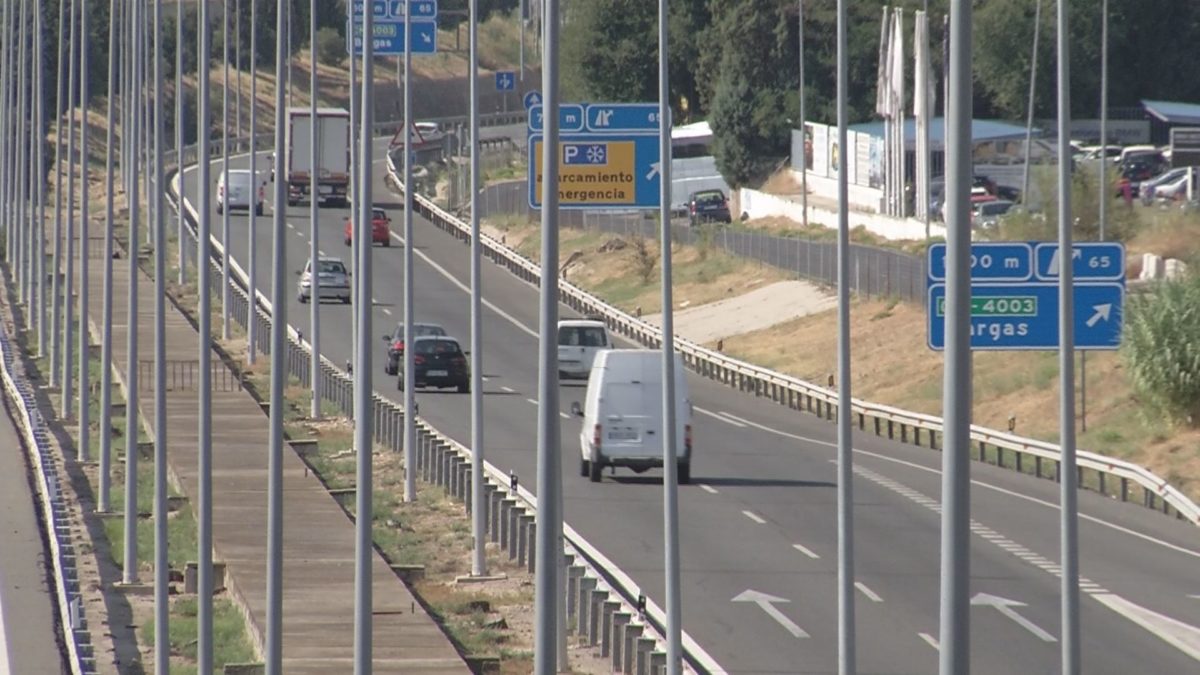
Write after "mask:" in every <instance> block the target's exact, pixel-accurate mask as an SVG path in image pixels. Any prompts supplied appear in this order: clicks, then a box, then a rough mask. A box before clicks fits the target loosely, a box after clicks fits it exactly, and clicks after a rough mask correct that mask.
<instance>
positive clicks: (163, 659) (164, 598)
mask: <svg viewBox="0 0 1200 675" xmlns="http://www.w3.org/2000/svg"><path fill="white" fill-rule="evenodd" d="M86 1H87V0H84V2H86ZM162 6H163V3H162V2H155V3H154V30H153V33H154V99H155V100H156V101H162V100H163V95H164V92H163V58H164V57H163V40H162V34H163V28H162V11H163V10H162ZM176 21H177V22H182V21H183V15H182V14H181V15H179V16H178V17H177V18H176ZM176 44H177V45H178V44H179V43H176ZM177 51H178V50H177ZM84 72H85V73H86V72H87V71H86V70H84ZM177 93H178V92H177ZM161 112H162V111H161V108H159V109H158V110H157V111H156V112H155V114H154V118H153V122H154V134H153V135H154V164H153V171H154V186H155V190H154V194H152V195H147V196H148V197H149V198H150V200H151V201H153V202H154V209H153V212H154V223H153V225H154V670H155V672H156V673H157V675H169V673H170V668H171V640H170V634H169V633H170V631H169V622H170V618H169V614H170V607H171V597H170V594H169V590H170V589H169V586H170V579H171V570H170V568H169V566H168V563H167V515H168V514H167V328H166V326H167V323H166V321H167V301H166V297H167V236H166V234H167V233H166V214H165V212H164V211H163V208H164V207H165V206H166V201H165V200H164V199H163V191H164V187H163V175H164V172H163V116H162V114H161ZM179 168H180V169H182V168H183V166H182V165H180V167H179ZM179 181H180V183H182V182H183V177H182V176H180V179H179ZM179 210H180V212H182V211H183V208H182V204H181V206H180V209H179Z"/></svg>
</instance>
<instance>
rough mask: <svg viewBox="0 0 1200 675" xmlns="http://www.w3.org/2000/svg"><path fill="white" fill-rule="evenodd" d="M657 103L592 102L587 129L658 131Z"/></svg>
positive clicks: (598, 130)
mask: <svg viewBox="0 0 1200 675" xmlns="http://www.w3.org/2000/svg"><path fill="white" fill-rule="evenodd" d="M658 112H659V111H658V104H657V103H591V104H589V105H588V106H587V130H588V131H594V132H597V133H614V132H636V131H658V130H659V115H658Z"/></svg>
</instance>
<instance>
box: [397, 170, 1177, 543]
mask: <svg viewBox="0 0 1200 675" xmlns="http://www.w3.org/2000/svg"><path fill="white" fill-rule="evenodd" d="M388 169H389V172H390V173H391V178H392V182H393V184H394V185H395V186H397V188H398V189H399V188H400V186H401V183H400V180H399V178H398V176H397V172H396V167H395V166H394V165H393V164H391V163H390V162H389V165H388ZM401 191H402V190H401ZM416 205H417V209H418V211H420V213H421V214H422V215H424V216H425V217H426V218H428V219H429V220H430V221H431V222H432V223H433V224H434V225H435V226H437V227H438V228H440V229H442V230H444V231H446V232H449V233H451V234H453V235H454V236H456V237H457V238H459V239H460V240H462V241H464V242H469V241H470V238H471V231H470V225H469V224H468V223H466V222H464V221H462V220H459V219H458V218H456V217H455V216H454V215H453V214H451V213H449V212H447V211H445V210H443V209H442V208H440V207H439V206H437V204H435V203H433V202H432V201H431V200H429V199H427V198H425V197H423V196H421V195H417V196H416ZM480 244H481V247H482V249H483V254H484V255H485V256H486V257H487V258H489V259H490V260H492V262H494V263H496V264H497V265H500V266H502V267H505V268H506V269H507V270H508V271H509V272H511V273H512V274H514V275H516V276H517V277H519V278H521V279H523V280H525V281H526V282H528V283H530V284H533V285H534V286H536V285H538V284H539V283H540V280H541V267H540V266H539V265H538V264H537V263H535V262H534V261H532V260H530V259H529V258H526V257H524V256H522V255H521V254H519V253H517V252H516V251H513V250H512V249H509V248H508V247H507V246H505V245H504V244H503V243H502V242H499V241H496V240H495V239H493V238H491V237H489V236H487V235H484V236H483V238H482V241H481V242H480ZM559 301H560V302H562V303H563V304H565V305H567V306H568V307H570V308H571V309H573V310H575V311H577V312H579V313H580V314H586V315H589V316H591V315H595V316H598V317H603V319H604V321H605V323H606V324H608V328H609V330H611V331H613V332H616V333H618V334H620V335H622V336H623V337H625V338H627V339H629V340H632V341H634V342H636V343H638V344H641V345H644V346H646V347H651V348H654V347H658V346H660V345H661V344H662V339H663V336H662V331H661V330H660V329H659V328H658V327H657V326H654V325H651V324H649V323H647V322H645V321H643V320H641V319H640V318H637V317H634V316H632V315H630V314H628V313H626V312H623V311H621V310H620V309H617V308H616V307H613V306H612V305H609V304H607V303H606V302H604V301H603V300H602V299H600V298H598V297H596V296H594V295H592V294H591V293H588V292H587V291H584V290H582V289H580V288H578V287H576V286H574V285H572V284H571V283H570V282H568V281H567V280H565V279H561V280H560V281H559ZM675 348H676V350H677V351H678V352H679V353H680V355H681V357H682V358H683V361H684V363H685V364H686V365H687V366H688V367H689V368H691V369H692V370H693V371H695V372H696V373H698V374H700V375H701V376H702V377H706V378H709V379H712V380H715V381H717V382H720V383H722V384H725V385H727V386H730V387H732V388H734V389H737V390H739V391H742V392H749V393H753V394H754V395H755V396H758V397H762V398H767V399H769V400H771V401H773V402H775V403H778V404H780V405H784V406H787V407H788V408H791V409H793V410H802V411H807V412H811V413H815V414H817V415H820V416H822V417H825V418H826V419H834V418H835V415H836V414H837V392H836V391H834V390H833V389H830V388H826V387H821V386H818V385H815V384H812V383H809V382H805V381H803V380H801V379H799V378H795V377H792V376H790V375H784V374H782V373H779V372H776V371H773V370H769V369H767V368H762V367H760V366H756V365H753V364H750V363H747V362H745V361H740V360H738V359H734V358H730V357H729V356H726V355H725V354H722V353H720V352H716V351H713V350H711V349H707V348H705V347H702V346H700V345H697V344H695V343H692V342H689V341H687V340H684V339H682V338H680V337H678V336H677V337H676V338H675ZM852 401H853V402H852V411H853V414H854V415H855V417H856V418H857V422H858V427H859V429H861V430H866V429H867V428H868V427H871V428H872V430H873V431H874V433H875V434H876V435H880V436H883V435H886V436H887V437H888V438H889V439H897V438H898V440H900V441H901V442H911V443H914V444H916V445H921V444H922V440H921V439H922V437H924V438H926V439H927V443H928V445H929V447H930V448H934V449H937V447H938V443H939V439H940V437H941V434H942V419H941V418H940V417H935V416H933V415H925V414H922V413H915V412H910V411H907V410H901V409H899V408H893V407H890V406H885V405H879V404H876V403H871V402H870V401H864V400H862V399H853V400H852ZM910 439H911V440H910ZM971 441H972V444H973V446H974V447H975V448H976V458H977V459H979V460H980V461H988V462H989V463H994V464H996V465H999V466H1005V467H1008V468H1012V469H1015V470H1017V471H1020V472H1023V473H1030V474H1032V475H1036V476H1037V477H1039V478H1050V479H1053V480H1056V481H1057V480H1058V474H1059V470H1060V462H1061V457H1062V452H1061V449H1060V447H1059V446H1058V445H1057V444H1054V443H1049V442H1046V441H1039V440H1035V439H1032V438H1024V437H1021V436H1017V435H1015V434H1011V433H1006V432H1002V431H997V430H995V429H989V428H987V427H983V426H979V425H972V427H971ZM1076 461H1077V464H1078V472H1079V475H1078V478H1079V485H1080V486H1081V487H1083V488H1085V489H1092V490H1095V491H1098V492H1100V493H1102V494H1105V495H1108V496H1112V497H1115V498H1119V499H1121V500H1122V501H1140V502H1141V503H1142V505H1143V506H1145V507H1147V508H1150V509H1156V510H1161V511H1162V512H1163V513H1166V514H1174V515H1175V516H1177V517H1178V518H1181V519H1183V520H1187V521H1188V522H1191V523H1192V524H1195V525H1200V506H1197V505H1196V503H1195V502H1193V501H1192V500H1191V499H1189V498H1188V497H1187V496H1186V495H1184V494H1183V493H1182V492H1180V491H1179V489H1178V488H1176V487H1174V486H1172V485H1170V484H1169V483H1168V482H1167V481H1166V480H1164V479H1162V478H1160V477H1159V476H1157V475H1155V474H1154V473H1153V472H1151V471H1150V470H1148V469H1146V468H1144V467H1141V466H1138V465H1136V464H1133V463H1132V462H1126V461H1124V460H1120V459H1116V458H1113V457H1107V456H1104V455H1099V454H1096V453H1092V452H1086V451H1078V452H1077V455H1076ZM1047 465H1048V466H1047Z"/></svg>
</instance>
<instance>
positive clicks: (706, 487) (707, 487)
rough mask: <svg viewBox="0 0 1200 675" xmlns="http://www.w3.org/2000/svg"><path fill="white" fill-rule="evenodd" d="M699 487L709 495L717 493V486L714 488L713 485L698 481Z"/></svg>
mask: <svg viewBox="0 0 1200 675" xmlns="http://www.w3.org/2000/svg"><path fill="white" fill-rule="evenodd" d="M700 489H701V490H704V491H705V492H707V493H708V494H710V495H715V494H718V493H717V488H715V487H713V486H711V485H705V484H704V483H700Z"/></svg>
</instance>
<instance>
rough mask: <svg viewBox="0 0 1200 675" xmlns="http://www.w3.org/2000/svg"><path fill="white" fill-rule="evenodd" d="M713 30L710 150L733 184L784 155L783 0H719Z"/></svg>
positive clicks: (755, 175) (757, 175) (786, 143)
mask: <svg viewBox="0 0 1200 675" xmlns="http://www.w3.org/2000/svg"><path fill="white" fill-rule="evenodd" d="M721 4H722V5H723V6H722V9H721V13H720V15H719V16H718V17H716V23H715V28H716V30H715V35H717V36H719V38H720V43H721V44H723V45H724V48H723V50H722V55H721V62H720V68H719V70H718V71H717V86H716V89H715V91H714V93H713V97H712V107H711V110H710V112H711V116H710V119H709V122H710V124H711V125H712V130H713V156H714V157H715V158H716V160H717V168H718V169H719V170H720V171H721V175H722V176H724V177H725V180H726V181H727V182H728V183H729V184H730V186H731V187H735V188H736V187H740V186H742V185H746V184H748V183H751V182H754V181H756V180H758V179H760V178H762V177H763V175H764V173H765V172H766V170H767V168H768V167H769V166H770V165H771V164H773V163H774V162H775V161H777V160H778V159H779V158H780V157H783V156H786V155H787V152H788V146H789V134H788V128H789V126H790V125H789V124H788V122H787V112H786V109H785V104H786V98H785V93H784V92H785V85H786V84H787V78H786V76H783V75H781V72H780V70H781V69H780V68H778V66H777V64H779V63H780V62H781V58H780V56H781V52H784V49H783V44H784V42H785V41H786V37H787V25H786V22H785V21H784V16H783V12H782V11H781V7H780V5H781V3H779V2H775V3H771V4H770V5H768V6H764V3H763V2H762V1H761V0H737V1H736V2H724V3H721Z"/></svg>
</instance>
